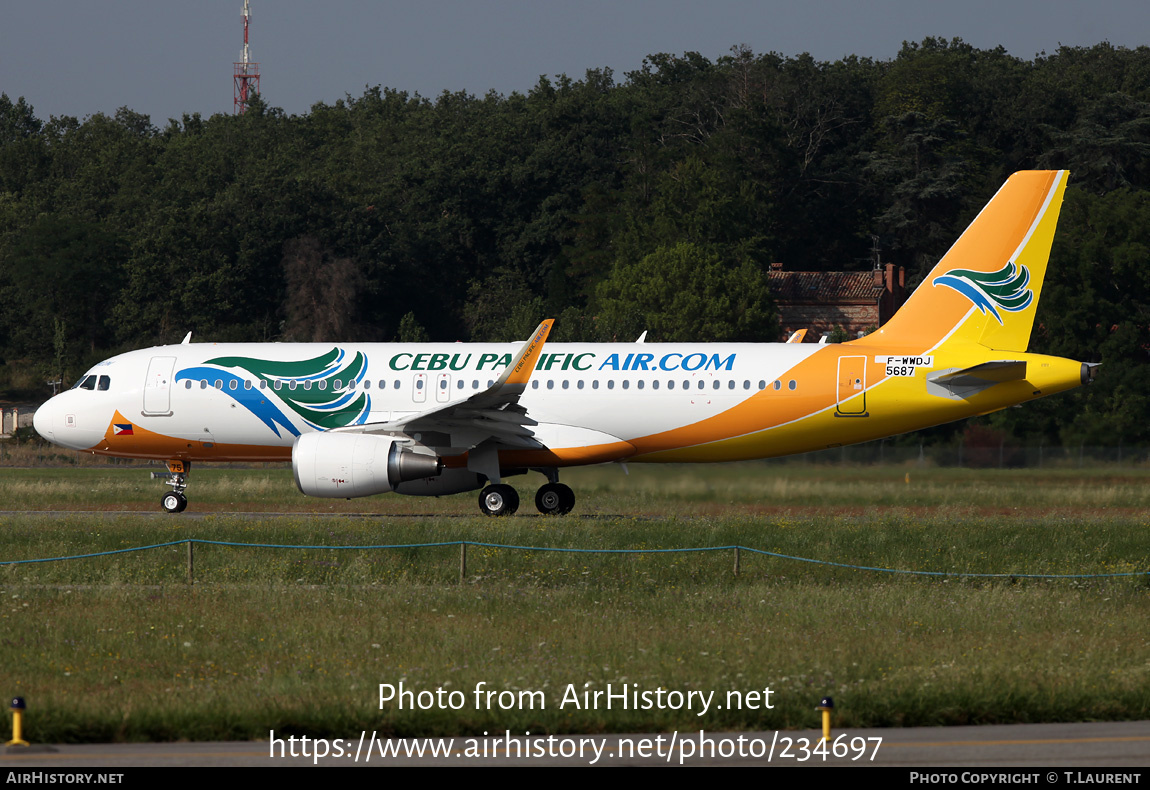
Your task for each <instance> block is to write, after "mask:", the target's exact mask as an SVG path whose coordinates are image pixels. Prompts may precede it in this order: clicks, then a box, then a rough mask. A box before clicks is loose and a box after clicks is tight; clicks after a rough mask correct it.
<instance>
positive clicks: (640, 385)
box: [635, 379, 643, 389]
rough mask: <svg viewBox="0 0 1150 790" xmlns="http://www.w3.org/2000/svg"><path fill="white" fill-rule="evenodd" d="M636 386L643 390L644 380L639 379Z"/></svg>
mask: <svg viewBox="0 0 1150 790" xmlns="http://www.w3.org/2000/svg"><path fill="white" fill-rule="evenodd" d="M635 386H636V387H638V388H639V389H643V379H639V380H638V381H637V382H636V383H635Z"/></svg>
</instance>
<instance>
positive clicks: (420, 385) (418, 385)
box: [415, 379, 423, 390]
mask: <svg viewBox="0 0 1150 790" xmlns="http://www.w3.org/2000/svg"><path fill="white" fill-rule="evenodd" d="M415 388H416V389H417V390H421V389H423V379H419V380H417V381H416V382H415Z"/></svg>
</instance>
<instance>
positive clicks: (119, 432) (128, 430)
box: [112, 422, 135, 436]
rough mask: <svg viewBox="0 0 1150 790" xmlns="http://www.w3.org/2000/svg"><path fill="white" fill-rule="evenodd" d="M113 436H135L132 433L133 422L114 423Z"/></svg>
mask: <svg viewBox="0 0 1150 790" xmlns="http://www.w3.org/2000/svg"><path fill="white" fill-rule="evenodd" d="M112 435H113V436H135V434H134V433H132V423H130V422H128V423H115V422H114V423H112Z"/></svg>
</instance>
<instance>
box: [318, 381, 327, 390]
mask: <svg viewBox="0 0 1150 790" xmlns="http://www.w3.org/2000/svg"><path fill="white" fill-rule="evenodd" d="M316 386H317V387H319V388H320V389H321V390H325V389H327V382H326V381H323V380H322V379H321V380H320V381H319V383H318V384H316Z"/></svg>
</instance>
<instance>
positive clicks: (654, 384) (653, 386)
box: [651, 379, 659, 390]
mask: <svg viewBox="0 0 1150 790" xmlns="http://www.w3.org/2000/svg"><path fill="white" fill-rule="evenodd" d="M651 389H653V390H657V389H659V380H658V379H655V380H654V381H652V382H651Z"/></svg>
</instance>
